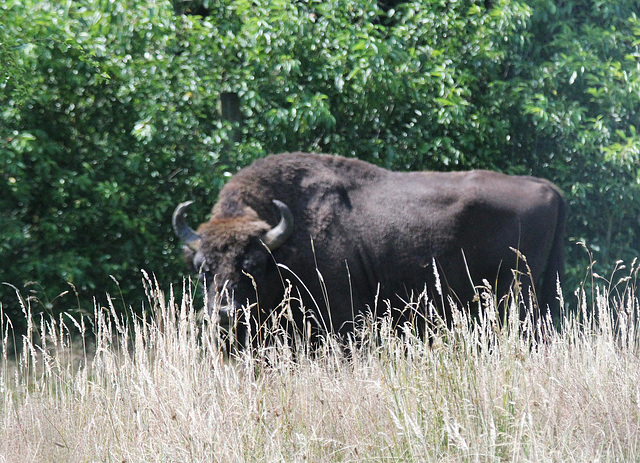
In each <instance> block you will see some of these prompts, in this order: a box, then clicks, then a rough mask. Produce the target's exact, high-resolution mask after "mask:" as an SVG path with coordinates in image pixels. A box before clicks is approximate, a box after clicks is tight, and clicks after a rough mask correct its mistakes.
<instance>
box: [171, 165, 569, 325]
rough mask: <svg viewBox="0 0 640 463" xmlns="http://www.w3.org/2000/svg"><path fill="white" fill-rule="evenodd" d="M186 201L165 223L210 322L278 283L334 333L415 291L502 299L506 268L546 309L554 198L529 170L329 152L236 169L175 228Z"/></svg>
mask: <svg viewBox="0 0 640 463" xmlns="http://www.w3.org/2000/svg"><path fill="white" fill-rule="evenodd" d="M189 204H191V203H190V202H187V203H182V204H180V205H179V206H178V207H177V208H176V209H175V212H174V214H173V227H174V230H175V233H176V234H177V236H178V237H179V238H180V240H181V241H182V242H183V243H184V244H185V247H184V249H185V256H186V258H187V260H188V262H189V263H190V265H191V266H192V268H193V270H194V271H195V272H198V273H199V274H200V275H201V276H203V281H206V285H207V293H208V296H209V297H208V301H209V308H208V309H209V312H210V313H213V312H215V313H216V314H218V315H219V317H220V320H221V323H224V324H227V323H230V322H232V321H234V320H237V319H238V313H239V308H240V307H251V311H250V314H251V319H252V320H254V321H259V320H264V319H265V318H266V317H267V316H268V315H269V314H270V313H271V312H272V311H273V310H274V309H275V308H277V307H278V306H279V305H280V304H281V302H282V299H283V296H284V295H285V289H286V287H287V282H289V284H290V285H292V286H293V288H294V292H293V294H295V295H296V297H299V299H300V300H301V304H300V306H301V307H302V306H303V307H304V308H305V310H306V311H307V314H309V313H310V312H311V313H312V314H313V315H314V316H312V317H310V319H314V320H316V321H317V327H318V328H319V329H324V330H328V331H332V332H335V333H339V334H347V333H349V332H350V331H351V330H352V329H353V326H354V321H355V320H356V319H357V316H358V314H363V313H366V311H367V310H373V311H377V312H378V313H376V314H375V315H376V316H380V315H382V314H383V312H385V311H386V310H388V306H391V307H405V306H406V304H405V301H407V300H408V299H410V298H411V297H412V296H415V295H417V294H419V293H421V292H422V291H424V290H425V288H426V290H427V295H428V296H431V297H433V298H435V299H440V300H441V301H442V302H444V303H441V304H440V305H439V307H440V309H441V310H443V311H444V312H445V313H444V315H445V316H446V315H447V314H446V312H447V310H448V309H447V307H446V306H447V305H448V304H447V303H446V302H445V301H446V300H447V296H451V298H452V300H453V301H456V302H458V303H460V304H462V305H467V304H469V303H472V304H473V301H474V298H476V295H477V289H476V288H475V287H474V284H482V282H483V281H484V280H486V281H488V282H489V283H490V284H491V285H492V286H493V287H494V289H495V290H496V291H497V294H498V296H503V295H505V294H508V293H509V290H510V288H512V287H513V286H512V285H513V282H514V269H518V271H519V272H521V273H522V274H523V275H524V274H527V275H524V276H522V278H521V285H522V287H523V288H524V291H523V293H524V294H525V295H526V294H528V293H529V291H528V289H529V288H533V289H534V292H535V295H536V296H537V302H538V304H539V307H540V308H541V309H543V310H547V309H550V311H551V314H552V316H557V315H558V312H559V310H560V307H559V304H558V300H557V292H556V282H557V279H558V278H560V277H561V276H562V272H563V265H564V258H563V233H564V226H565V201H564V198H563V195H562V193H561V191H560V190H559V189H558V188H557V187H556V186H554V185H553V184H552V183H550V182H548V181H546V180H543V179H539V178H534V177H526V176H508V175H504V174H501V173H496V172H490V171H484V170H474V171H468V172H449V173H441V172H392V171H389V170H386V169H383V168H380V167H377V166H375V165H372V164H369V163H366V162H364V161H360V160H357V159H350V158H344V157H340V156H332V155H321V154H308V153H284V154H278V155H271V156H269V157H266V158H264V159H259V160H257V161H255V162H254V163H253V164H252V165H250V166H249V167H246V168H244V169H242V170H240V171H238V172H237V173H236V174H235V175H234V176H233V177H232V178H231V179H230V180H229V182H228V183H227V184H226V185H225V186H224V187H223V188H222V190H221V191H220V195H219V198H218V202H217V203H216V204H215V205H214V206H213V209H212V213H211V218H210V219H209V221H208V222H206V223H203V224H202V225H200V226H199V227H198V229H197V231H194V230H192V229H191V228H190V227H189V226H188V225H187V224H186V220H185V211H186V209H187V207H188V206H189ZM516 250H517V251H518V252H516ZM523 256H524V257H526V265H525V262H523V260H522V259H523ZM434 265H435V266H436V269H434ZM434 270H436V271H434ZM436 280H437V281H436ZM436 286H439V287H440V288H441V289H440V288H439V289H438V290H436ZM439 291H442V292H443V293H444V294H445V296H444V297H442V296H439ZM532 293H533V292H532ZM221 294H224V295H226V296H227V297H226V298H221V297H220V295H221ZM381 301H388V303H382V302H381ZM475 307H477V305H476V306H475ZM296 312H298V311H296ZM244 313H246V312H244ZM301 313H302V312H300V313H297V315H296V320H295V321H296V324H298V325H299V324H301V323H302V318H301V317H302V315H301ZM396 319H397V320H399V321H402V320H401V319H402V316H401V315H400V312H398V313H397V314H396Z"/></svg>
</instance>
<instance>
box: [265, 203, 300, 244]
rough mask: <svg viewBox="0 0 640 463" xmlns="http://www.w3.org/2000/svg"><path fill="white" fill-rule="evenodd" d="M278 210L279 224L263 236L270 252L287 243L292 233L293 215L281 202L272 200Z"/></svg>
mask: <svg viewBox="0 0 640 463" xmlns="http://www.w3.org/2000/svg"><path fill="white" fill-rule="evenodd" d="M273 204H275V205H276V206H277V207H278V209H280V223H278V225H276V226H275V227H273V228H272V229H271V230H269V231H268V232H267V233H266V234H265V236H264V244H266V245H267V247H268V248H269V250H270V251H274V250H276V249H278V248H279V247H280V246H282V244H283V243H284V242H285V241H287V238H289V237H290V236H291V233H293V214H292V213H291V211H290V210H289V208H288V207H287V205H286V204H285V203H283V202H282V201H278V200H277V199H274V200H273Z"/></svg>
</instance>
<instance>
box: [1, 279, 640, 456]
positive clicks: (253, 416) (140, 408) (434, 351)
mask: <svg viewBox="0 0 640 463" xmlns="http://www.w3.org/2000/svg"><path fill="white" fill-rule="evenodd" d="M632 283H633V282H632V281H629V280H628V279H627V280H623V281H622V282H620V283H619V284H617V285H616V286H615V287H612V286H610V285H606V284H604V285H602V286H601V287H599V288H597V289H596V290H595V291H594V293H593V294H588V295H587V294H584V293H583V292H578V293H577V294H576V297H575V299H576V301H577V303H578V305H579V307H580V309H579V311H578V312H579V313H578V315H577V316H571V317H566V318H565V319H564V320H562V323H561V324H562V327H561V329H559V330H558V331H556V332H553V333H552V334H550V335H548V337H547V339H546V341H545V342H544V343H541V344H539V345H538V344H536V342H535V341H534V340H533V338H532V337H531V336H529V335H528V334H527V333H530V332H531V330H530V328H531V327H530V326H529V325H528V324H529V323H530V320H525V321H524V322H520V321H519V320H518V318H517V317H510V318H509V320H507V322H506V323H505V324H504V325H503V326H502V327H499V326H498V323H497V322H496V315H495V310H494V305H493V301H492V299H491V298H490V297H487V298H485V299H484V305H485V310H484V313H485V314H486V315H485V316H483V317H481V318H480V319H479V320H475V321H469V320H468V319H467V318H466V317H465V316H464V314H463V313H457V314H456V317H455V323H453V326H452V327H451V328H447V327H446V326H443V325H441V324H436V327H435V328H434V333H433V336H432V340H431V343H425V342H423V341H421V340H420V339H417V338H416V337H414V336H412V335H411V333H410V332H407V333H405V335H404V336H397V335H395V334H393V333H392V330H391V329H390V328H389V324H388V323H387V322H385V321H382V322H380V323H379V324H378V325H377V326H376V327H375V329H374V328H372V327H371V326H370V327H369V328H366V329H363V331H362V333H361V334H360V336H361V342H360V343H359V344H358V346H357V347H356V346H352V352H351V355H350V357H349V358H348V359H346V358H345V356H344V355H342V354H341V353H340V347H339V346H338V345H336V344H335V343H333V342H328V343H327V344H326V345H325V346H323V347H322V348H321V349H319V352H318V353H316V355H315V356H314V357H313V358H309V357H307V356H305V355H297V356H296V358H295V359H294V356H293V354H292V352H291V349H288V348H287V347H286V346H282V345H281V346H271V347H265V348H264V349H260V350H259V352H255V353H254V354H253V355H248V354H242V353H241V354H238V355H237V356H234V357H232V358H229V357H228V356H226V355H224V353H223V352H222V351H221V349H220V346H219V344H218V342H217V339H218V333H217V331H218V329H219V328H218V327H217V326H216V325H215V324H214V323H207V321H206V320H202V317H199V316H198V315H197V312H196V310H195V309H194V306H198V305H200V304H199V301H197V302H196V303H195V304H192V303H191V301H190V300H189V299H188V298H187V299H184V300H174V298H173V296H172V295H171V292H170V291H168V292H167V293H166V295H165V293H163V292H162V291H161V290H160V289H159V288H157V287H156V286H155V285H154V284H152V283H151V282H148V285H149V304H150V305H151V307H152V308H153V310H152V313H153V315H151V316H149V317H147V318H135V317H129V318H128V319H127V320H125V319H124V318H123V317H122V316H118V315H116V313H115V311H114V310H113V307H109V306H107V307H100V306H97V307H96V308H95V315H94V317H92V318H91V317H87V318H72V317H70V316H68V315H64V316H62V317H60V318H57V319H53V320H52V319H46V318H40V316H37V317H33V318H34V320H33V323H32V324H31V325H30V330H29V333H28V334H27V336H25V337H24V338H23V339H16V340H15V342H16V343H17V344H19V345H20V349H19V350H20V351H21V353H20V354H18V355H17V359H16V358H14V357H15V356H14V350H13V349H12V348H11V347H10V346H11V345H12V343H13V339H12V337H13V334H12V331H11V329H10V326H9V324H8V323H7V321H6V320H4V318H5V317H3V322H2V333H3V343H2V364H1V369H0V391H1V396H0V397H1V400H2V405H1V407H2V413H1V415H0V417H1V421H0V429H1V432H2V436H1V438H0V461H1V462H5V461H6V462H21V463H22V462H30V461H32V462H89V461H99V462H102V461H104V462H155V461H158V462H214V461H216V462H243V461H249V462H250V461H256V462H257V461H260V462H262V461H267V462H273V461H296V462H298V461H299V462H303V461H309V462H333V461H353V462H357V461H358V462H359V461H380V462H390V461H402V462H405V461H419V462H424V461H427V462H428V461H438V462H447V461H451V462H460V461H462V462H464V461H470V462H476V461H478V462H485V461H500V462H502V461H514V462H515V461H521V462H526V461H531V462H544V461H553V462H560V461H584V462H587V461H589V462H593V461H640V357H639V355H638V338H639V335H638V332H637V328H638V323H637V322H638V320H637V313H638V301H637V299H636V296H635V292H634V287H633V284H632ZM592 300H593V302H591V301H592ZM576 301H572V305H576ZM587 301H589V302H587ZM24 308H25V311H26V312H27V313H29V311H30V308H29V303H28V302H24ZM523 324H524V326H523ZM78 333H79V334H78Z"/></svg>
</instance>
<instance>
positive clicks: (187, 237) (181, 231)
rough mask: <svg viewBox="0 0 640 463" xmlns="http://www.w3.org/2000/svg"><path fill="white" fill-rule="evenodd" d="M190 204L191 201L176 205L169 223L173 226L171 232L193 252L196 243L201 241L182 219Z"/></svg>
mask: <svg viewBox="0 0 640 463" xmlns="http://www.w3.org/2000/svg"><path fill="white" fill-rule="evenodd" d="M191 204H193V201H187V202H184V203H180V204H178V207H176V210H175V211H173V218H172V220H171V223H172V224H173V231H174V232H175V233H176V236H177V237H178V238H180V241H182V242H183V243H184V244H185V245H187V246H188V247H190V248H191V249H193V250H195V249H196V247H197V244H198V242H199V241H200V240H201V237H200V235H198V234H197V233H196V232H195V231H194V230H193V229H192V228H191V227H189V225H187V222H186V221H185V219H184V213H185V211H186V210H187V208H188V207H189V206H191Z"/></svg>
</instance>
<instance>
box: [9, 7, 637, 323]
mask: <svg viewBox="0 0 640 463" xmlns="http://www.w3.org/2000/svg"><path fill="white" fill-rule="evenodd" d="M381 7H384V8H381ZM637 10H638V3H637V1H628V0H610V1H608V2H592V1H587V0H576V1H571V0H567V1H562V2H558V1H551V0H528V1H513V0H484V1H474V0H460V1H456V2H451V1H446V0H424V1H421V2H406V3H402V2H380V4H376V3H373V2H370V1H368V0H367V1H365V0H348V1H347V0H330V1H314V0H306V1H305V0H299V1H285V0H270V1H262V0H255V1H251V0H218V1H215V0H200V1H193V2H184V1H182V0H175V1H174V2H173V4H172V3H171V2H170V1H169V0H165V1H159V0H156V1H154V0H136V1H133V0H121V1H117V2H111V1H105V0H77V1H66V2H58V1H35V0H27V1H18V0H5V1H4V2H3V3H2V4H1V5H0V261H1V266H0V282H8V283H11V284H12V285H15V286H16V287H17V288H19V289H20V290H21V291H23V293H24V294H25V295H31V296H33V297H34V298H35V299H34V300H37V301H39V302H40V304H35V305H34V306H35V307H38V308H44V309H46V310H50V311H64V310H91V309H92V304H91V299H90V298H91V296H96V297H98V298H100V299H103V298H104V294H105V292H108V293H111V294H112V295H114V296H116V295H117V296H118V297H120V296H119V294H120V293H121V294H122V299H123V300H124V302H125V305H126V304H131V305H133V306H134V307H139V306H140V304H141V303H140V302H139V300H140V296H141V294H140V293H141V288H142V285H141V283H140V269H146V270H147V271H149V272H153V273H155V274H156V275H157V277H158V278H159V279H160V280H161V281H162V282H180V275H181V274H182V271H183V267H182V264H181V262H180V255H179V252H177V251H176V249H177V243H176V242H175V240H174V239H173V236H172V233H171V228H170V216H171V212H172V209H173V207H174V206H175V204H176V203H178V202H179V201H182V200H184V199H187V198H192V199H195V200H196V202H197V204H198V207H197V208H195V209H194V211H193V212H194V215H193V219H194V220H196V218H200V219H204V217H205V215H206V211H207V209H208V208H209V207H210V205H211V204H212V203H213V201H214V200H215V197H216V194H217V191H218V190H219V188H220V187H221V185H222V184H223V183H224V181H225V178H226V177H228V176H229V175H231V174H232V173H233V172H234V171H235V170H236V169H238V168H241V167H243V166H245V165H247V164H249V163H250V162H251V161H252V160H253V159H255V158H257V157H260V156H264V155H265V154H267V153H270V152H279V151H286V150H314V151H322V152H332V153H338V154H343V155H348V156H357V157H359V158H362V159H365V160H368V161H371V162H375V163H377V164H380V165H383V166H386V167H389V168H393V169H401V170H410V169H437V170H453V169H468V168H473V167H482V168H492V169H498V170H502V171H506V172H511V173H531V174H534V175H538V176H542V177H546V178H549V179H552V180H553V181H555V182H556V183H558V184H559V185H560V186H561V187H562V188H563V189H564V190H565V192H566V194H567V197H568V200H569V203H570V219H569V228H568V241H567V249H568V256H569V260H568V265H569V269H568V275H569V283H568V285H569V289H571V288H575V285H576V284H578V282H579V281H580V279H581V278H582V276H583V275H584V272H585V269H586V265H585V256H586V253H585V252H584V251H583V250H581V249H580V248H579V247H578V246H577V245H576V242H578V241H584V242H586V243H587V245H588V246H589V247H590V249H592V250H593V252H594V255H595V258H596V259H597V260H598V261H599V268H600V271H601V272H602V273H605V274H606V272H607V271H608V270H607V269H608V268H611V265H612V264H613V262H615V261H616V260H617V259H626V260H631V259H632V258H633V257H635V256H636V254H637V252H638V248H639V247H640V244H639V243H638V237H639V236H640V234H639V233H638V229H639V227H640V223H639V222H638V217H640V215H639V213H638V212H639V211H638V209H639V208H640V165H639V162H638V160H639V156H640V134H637V133H636V131H637V129H638V125H639V124H640V119H639V118H638V109H639V108H640V50H639V48H640V20H639V19H638V18H637V16H636V13H635V11H637ZM190 12H198V13H200V14H201V15H202V14H204V15H206V16H204V17H203V16H195V15H190V14H187V13H190ZM221 100H222V103H221ZM238 103H239V107H237V104H238ZM228 104H231V110H232V111H231V113H229V114H231V116H229V115H225V117H222V115H223V113H224V112H225V111H224V110H223V108H224V107H225V105H227V106H228ZM238 109H239V110H240V113H239V114H238V113H237V110H238ZM227 113H228V111H227ZM114 281H117V282H118V283H117V285H116V283H115V282H114ZM69 283H70V284H71V286H70V285H69ZM65 291H69V292H68V293H67V294H65V295H63V296H61V297H58V295H60V294H61V293H63V292H65ZM74 292H75V293H77V295H78V297H77V298H76V296H75V295H74ZM0 301H2V305H3V307H4V310H5V312H6V313H8V314H14V313H15V312H16V311H18V310H20V308H19V305H18V304H17V298H16V296H15V292H14V290H13V288H11V287H9V286H6V285H2V286H0ZM119 306H121V305H119Z"/></svg>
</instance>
